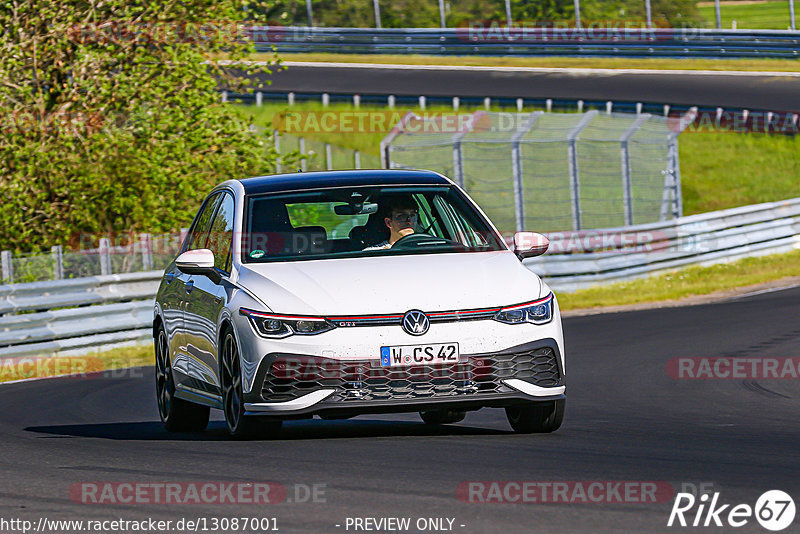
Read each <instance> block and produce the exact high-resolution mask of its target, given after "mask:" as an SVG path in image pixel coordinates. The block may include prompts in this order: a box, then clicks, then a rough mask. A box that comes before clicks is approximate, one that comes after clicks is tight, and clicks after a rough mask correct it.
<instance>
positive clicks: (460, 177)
mask: <svg viewBox="0 0 800 534" xmlns="http://www.w3.org/2000/svg"><path fill="white" fill-rule="evenodd" d="M468 133H469V130H464V131H463V132H459V133H457V134H455V135H454V136H453V177H454V178H455V182H456V183H457V184H458V185H459V187H461V189H464V190H465V191H466V186H465V185H464V150H463V149H462V147H461V140H462V139H464V136H465V135H467V134H468Z"/></svg>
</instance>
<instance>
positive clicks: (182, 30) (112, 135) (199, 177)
mask: <svg viewBox="0 0 800 534" xmlns="http://www.w3.org/2000/svg"><path fill="white" fill-rule="evenodd" d="M261 4H262V3H261V2H247V1H241V0H240V1H234V0H192V1H187V2H173V1H169V0H104V1H103V2H99V1H97V0H89V1H87V0H59V1H58V2H53V1H52V0H17V1H15V2H2V3H0V28H2V33H0V81H1V82H2V83H0V117H3V119H2V120H3V121H4V123H3V128H2V130H3V135H2V136H0V195H1V196H2V198H3V210H2V211H0V248H3V249H8V248H11V249H16V250H26V251H29V250H32V249H34V248H46V247H49V246H50V245H52V244H57V243H61V244H65V245H75V244H76V243H78V242H85V241H86V240H85V238H84V239H83V240H81V237H80V236H81V235H84V236H85V235H87V234H89V235H94V236H97V235H121V234H129V233H133V232H152V233H160V232H169V231H175V230H177V229H179V228H181V227H184V226H187V224H188V223H189V222H190V221H191V219H192V217H193V216H194V213H195V211H196V209H197V206H198V204H199V202H200V200H201V199H202V198H203V196H204V195H205V194H206V193H207V191H208V189H209V187H210V186H211V185H212V184H215V183H218V182H221V181H224V180H226V179H229V178H237V177H244V176H248V175H256V174H264V173H268V172H270V171H272V170H273V168H274V162H275V157H276V154H275V152H274V150H273V148H272V141H271V139H270V138H269V136H268V134H265V133H256V132H257V131H264V132H269V131H270V130H269V128H263V129H258V130H253V129H251V128H250V124H249V121H248V120H247V119H245V118H243V117H242V116H240V115H239V114H236V113H232V112H231V107H230V106H227V105H224V104H222V103H221V101H220V96H219V92H218V89H219V87H220V86H226V87H230V88H231V89H234V90H254V89H255V88H254V87H249V88H248V86H249V85H250V84H251V82H250V81H249V80H248V77H249V75H250V74H254V73H255V72H254V71H255V70H256V69H255V68H250V67H248V70H245V71H243V72H241V73H239V74H234V73H232V72H229V71H227V70H226V69H225V65H224V64H220V63H221V62H220V61H218V58H221V57H226V58H228V59H230V60H233V61H236V60H241V59H245V58H247V56H248V54H249V53H250V51H251V45H250V44H248V41H247V40H246V39H244V38H243V37H244V32H243V30H242V26H241V23H242V22H244V21H245V18H246V17H248V18H250V19H251V20H249V21H247V22H255V21H257V19H254V15H253V14H254V13H259V12H261V11H263V10H264V9H263V7H264V6H263V5H261ZM243 7H244V9H242V8H243ZM277 65H279V58H278V57H277V56H275V57H274V58H273V61H272V62H271V65H270V66H272V67H273V68H274V67H275V66H277ZM259 70H262V71H267V72H269V71H268V67H259Z"/></svg>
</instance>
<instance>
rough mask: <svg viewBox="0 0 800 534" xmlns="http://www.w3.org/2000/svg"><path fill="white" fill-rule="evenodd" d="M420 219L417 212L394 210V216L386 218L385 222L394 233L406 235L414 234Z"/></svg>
mask: <svg viewBox="0 0 800 534" xmlns="http://www.w3.org/2000/svg"><path fill="white" fill-rule="evenodd" d="M418 217H419V214H418V213H417V210H410V209H400V210H393V211H392V216H391V217H386V218H385V219H384V221H385V222H386V226H388V227H389V229H390V230H392V232H397V233H399V234H403V235H405V234H408V233H413V232H414V227H415V226H416V225H417V218H418ZM404 230H405V231H404ZM409 230H410V232H409Z"/></svg>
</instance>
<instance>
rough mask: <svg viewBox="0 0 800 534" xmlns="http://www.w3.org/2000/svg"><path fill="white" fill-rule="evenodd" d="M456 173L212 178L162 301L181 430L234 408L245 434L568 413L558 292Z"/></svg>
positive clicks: (163, 399)
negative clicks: (369, 417) (385, 416)
mask: <svg viewBox="0 0 800 534" xmlns="http://www.w3.org/2000/svg"><path fill="white" fill-rule="evenodd" d="M547 246H548V242H547V239H546V238H545V237H544V236H542V235H540V234H535V233H531V232H520V233H517V234H516V235H515V236H514V242H513V246H512V247H511V248H510V247H509V245H507V244H506V242H505V240H504V239H503V237H502V236H501V235H500V233H499V232H498V231H497V229H496V228H495V227H494V226H493V225H492V223H491V222H490V221H489V220H488V219H487V217H486V216H485V215H484V214H483V212H482V211H481V210H480V208H479V207H478V206H477V205H476V204H475V203H474V202H473V201H472V200H471V199H470V198H469V197H468V196H467V195H466V194H465V193H464V191H463V190H461V189H460V188H459V187H458V186H457V185H455V184H454V183H453V182H451V181H450V180H449V179H447V178H445V177H444V176H442V175H440V174H437V173H434V172H429V171H405V170H360V171H330V172H315V173H297V174H282V175H273V176H263V177H257V178H247V179H242V180H230V181H227V182H224V183H222V184H220V185H219V186H217V187H216V188H214V189H213V191H211V193H210V195H209V196H208V198H207V199H206V200H205V202H204V203H203V205H202V207H201V208H200V211H199V212H198V214H197V216H196V217H195V220H194V222H193V224H192V226H191V229H190V231H189V234H188V236H187V238H186V239H185V241H184V243H183V246H182V250H181V253H180V254H179V256H178V257H177V258H176V259H175V261H174V262H173V263H172V264H171V265H170V266H169V267H168V268H167V269H166V271H165V274H164V278H163V280H162V282H161V285H160V287H159V291H158V295H157V297H156V304H155V317H154V322H153V335H154V337H155V346H156V363H157V365H156V390H157V396H158V406H159V411H160V415H161V419H162V421H163V422H164V425H165V426H166V428H167V429H168V430H171V431H200V430H203V429H204V428H205V427H206V425H207V424H208V418H209V408H219V409H222V410H223V412H224V414H225V420H226V422H227V426H228V429H229V431H230V433H231V434H232V435H233V436H235V437H246V436H254V435H258V434H263V433H274V432H276V431H277V430H279V429H280V426H281V423H282V421H284V420H287V419H303V418H311V417H313V416H314V415H318V416H320V417H322V418H324V419H334V418H349V417H352V416H355V415H359V414H374V413H390V412H419V413H420V415H421V417H422V419H423V421H425V422H426V423H429V424H447V423H454V422H458V421H461V420H462V419H463V418H464V416H465V413H466V412H467V411H470V410H477V409H480V408H484V407H498V408H505V410H506V414H507V416H508V420H509V422H510V424H511V426H512V428H513V429H514V430H515V431H517V432H552V431H554V430H556V429H558V428H559V426H560V425H561V421H562V419H563V415H564V405H565V385H564V342H563V335H562V329H561V317H560V314H559V309H558V302H557V301H556V298H555V296H554V294H553V292H552V291H551V290H550V288H549V287H548V286H547V285H546V284H544V283H543V282H542V280H541V279H540V278H539V277H538V276H537V275H536V274H534V273H533V272H531V271H530V270H529V269H528V268H526V267H525V266H523V265H522V262H521V260H522V259H523V258H525V257H529V256H536V255H539V254H542V253H544V252H545V250H546V249H547Z"/></svg>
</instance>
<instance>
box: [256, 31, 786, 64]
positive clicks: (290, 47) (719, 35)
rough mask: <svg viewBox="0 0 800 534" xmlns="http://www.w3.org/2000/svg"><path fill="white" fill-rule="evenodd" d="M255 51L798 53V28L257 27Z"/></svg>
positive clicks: (631, 54) (779, 55)
mask: <svg viewBox="0 0 800 534" xmlns="http://www.w3.org/2000/svg"><path fill="white" fill-rule="evenodd" d="M249 32H250V38H251V39H252V40H253V41H254V42H255V46H256V49H258V50H260V51H271V50H272V46H273V45H274V46H276V47H277V49H278V51H279V52H289V53H291V52H329V53H339V54H343V53H344V54H347V53H350V54H433V55H482V56H569V55H580V56H617V57H644V56H647V57H681V58H685V57H701V58H703V57H704V58H723V57H771V58H798V57H799V54H800V32H798V31H791V30H709V29H699V28H653V29H642V28H535V27H532V28H511V29H506V28H502V27H500V28H497V27H465V28H382V29H378V28H319V27H313V28H312V27H276V26H259V27H252V28H250V30H249Z"/></svg>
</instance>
